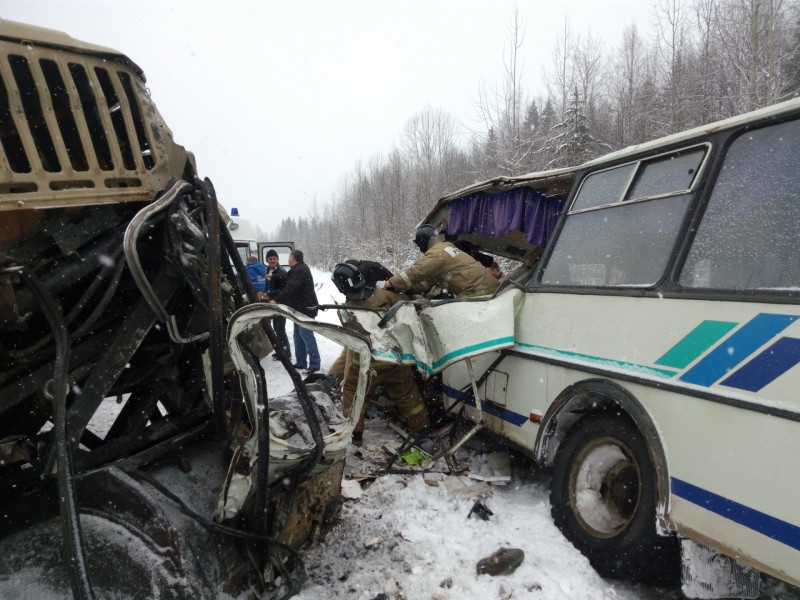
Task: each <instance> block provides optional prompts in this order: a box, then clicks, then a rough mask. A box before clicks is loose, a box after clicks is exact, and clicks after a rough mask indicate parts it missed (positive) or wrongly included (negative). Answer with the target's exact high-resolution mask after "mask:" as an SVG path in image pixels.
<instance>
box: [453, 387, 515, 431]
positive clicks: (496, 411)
mask: <svg viewBox="0 0 800 600" xmlns="http://www.w3.org/2000/svg"><path fill="white" fill-rule="evenodd" d="M442 389H443V391H444V393H445V394H447V395H448V396H450V397H451V398H453V399H454V400H461V399H462V398H463V399H464V404H467V405H469V406H471V407H473V408H475V398H474V397H473V396H472V394H471V393H469V394H468V393H466V392H462V391H461V390H457V389H456V388H454V387H450V386H449V385H443V386H442ZM481 408H482V409H483V412H485V413H486V414H489V415H492V416H493V417H497V418H498V419H503V421H507V422H508V423H511V424H512V425H516V426H517V427H522V425H524V424H525V422H526V421H527V420H528V419H529V418H530V417H528V416H525V415H521V414H519V413H515V412H514V411H512V410H508V409H507V408H504V407H502V406H498V405H497V404H494V403H492V402H481Z"/></svg>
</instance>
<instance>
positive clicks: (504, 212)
mask: <svg viewBox="0 0 800 600" xmlns="http://www.w3.org/2000/svg"><path fill="white" fill-rule="evenodd" d="M564 200H565V199H564V198H547V197H546V196H543V195H542V194H540V193H539V192H537V191H535V190H532V189H530V188H517V189H514V190H509V191H507V192H500V193H497V194H488V193H486V192H478V193H476V194H472V195H470V196H465V197H463V198H459V199H458V200H454V201H453V202H451V203H450V212H449V214H448V217H447V233H448V235H457V234H460V233H472V232H476V233H481V234H484V235H492V236H498V237H499V236H503V235H505V234H507V233H508V232H509V231H511V230H514V229H517V230H519V231H522V232H523V233H524V234H525V239H526V240H527V241H528V242H529V243H531V244H533V245H534V246H541V247H544V245H545V244H546V243H547V240H548V239H550V235H551V234H552V233H553V229H555V226H556V221H557V220H558V215H559V214H561V209H563V208H564Z"/></svg>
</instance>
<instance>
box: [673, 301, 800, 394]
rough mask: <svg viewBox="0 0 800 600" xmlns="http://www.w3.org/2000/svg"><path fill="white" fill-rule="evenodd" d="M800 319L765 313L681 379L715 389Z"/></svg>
mask: <svg viewBox="0 0 800 600" xmlns="http://www.w3.org/2000/svg"><path fill="white" fill-rule="evenodd" d="M797 318H798V317H796V316H795V315H773V314H766V313H761V314H759V315H756V316H755V317H753V318H752V319H751V320H750V321H748V322H747V323H745V324H744V325H742V326H741V327H740V328H739V330H738V331H736V333H734V334H733V335H731V336H729V337H728V338H727V339H725V341H723V342H722V343H721V344H720V345H719V346H717V347H716V348H715V349H714V350H712V351H711V352H710V353H709V354H707V355H706V357H705V358H703V359H702V360H700V362H698V363H697V364H696V365H695V366H694V367H692V368H691V369H689V370H688V371H687V372H686V373H684V374H683V375H681V377H680V379H681V381H686V382H687V383H695V384H697V385H705V386H709V385H712V384H713V383H714V382H715V381H717V380H719V379H720V378H722V377H724V376H725V375H726V374H727V373H728V372H729V371H731V370H732V369H733V368H734V367H735V366H736V365H738V364H739V363H741V362H742V361H743V360H745V359H746V358H747V357H748V356H750V354H752V353H753V352H755V351H756V350H757V349H758V348H759V347H760V346H762V345H764V344H765V343H766V342H767V341H769V339H770V338H772V337H774V336H775V335H777V334H778V333H780V332H781V331H783V330H784V329H786V328H787V327H788V326H789V325H791V324H792V323H793V322H794V321H796V320H797Z"/></svg>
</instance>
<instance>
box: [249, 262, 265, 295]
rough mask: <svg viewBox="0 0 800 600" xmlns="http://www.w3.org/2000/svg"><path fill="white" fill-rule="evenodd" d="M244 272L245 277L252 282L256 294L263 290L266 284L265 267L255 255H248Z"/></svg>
mask: <svg viewBox="0 0 800 600" xmlns="http://www.w3.org/2000/svg"><path fill="white" fill-rule="evenodd" d="M244 272H245V273H247V277H248V278H249V279H250V281H252V282H253V287H254V288H255V289H256V294H259V293H262V292H264V290H265V289H266V285H267V278H266V277H267V267H265V266H264V263H262V262H261V261H260V260H258V259H257V258H256V257H255V256H248V257H247V264H246V265H245V266H244Z"/></svg>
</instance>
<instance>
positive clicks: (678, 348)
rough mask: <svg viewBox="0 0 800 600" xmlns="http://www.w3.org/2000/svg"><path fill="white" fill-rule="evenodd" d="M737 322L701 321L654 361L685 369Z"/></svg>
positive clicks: (665, 365) (666, 365) (658, 363)
mask: <svg viewBox="0 0 800 600" xmlns="http://www.w3.org/2000/svg"><path fill="white" fill-rule="evenodd" d="M738 324H739V323H731V322H729V321H703V322H702V323H700V324H699V325H698V326H697V327H695V328H694V329H692V330H691V331H690V332H689V333H688V334H687V335H686V336H685V337H684V338H683V339H682V340H681V341H679V342H678V343H677V344H675V345H674V346H673V347H672V348H670V349H669V350H667V352H666V353H665V354H664V356H662V357H661V358H659V359H658V360H657V361H656V364H657V365H662V366H664V367H674V368H676V369H685V368H686V367H688V366H689V365H690V364H692V363H693V362H694V361H695V360H696V359H697V358H698V357H699V356H700V355H701V354H703V352H705V351H706V350H708V349H709V348H711V346H713V345H714V344H716V343H717V342H718V341H720V340H721V339H722V338H723V337H725V336H726V335H727V334H728V333H729V332H730V331H731V329H733V328H734V327H736V326H737V325H738Z"/></svg>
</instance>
